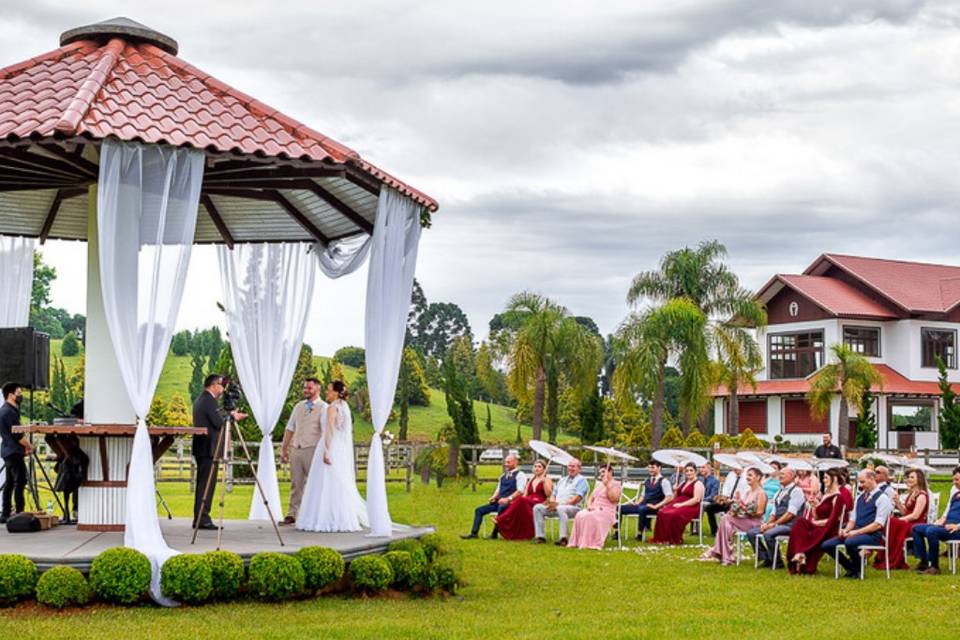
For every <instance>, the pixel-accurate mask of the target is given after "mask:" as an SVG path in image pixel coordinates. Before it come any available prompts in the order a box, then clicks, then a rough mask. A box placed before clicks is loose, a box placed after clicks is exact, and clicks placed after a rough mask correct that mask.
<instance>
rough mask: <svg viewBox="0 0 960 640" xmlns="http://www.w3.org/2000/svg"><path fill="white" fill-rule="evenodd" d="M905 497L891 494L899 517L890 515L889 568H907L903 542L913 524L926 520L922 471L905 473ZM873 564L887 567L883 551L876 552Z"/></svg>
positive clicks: (924, 487) (925, 495)
mask: <svg viewBox="0 0 960 640" xmlns="http://www.w3.org/2000/svg"><path fill="white" fill-rule="evenodd" d="M905 479H906V482H907V497H906V500H901V499H900V495H899V494H897V493H894V494H893V506H894V508H895V509H896V510H897V511H899V512H900V517H894V516H890V540H889V542H888V544H887V546H888V548H889V549H890V568H891V569H909V568H910V566H909V565H907V559H906V558H904V557H903V543H904V541H905V540H906V539H907V538H909V537H910V535H911V530H912V529H913V525H915V524H924V523H925V522H926V521H927V507H928V505H929V501H930V494H929V493H927V478H926V476H924V475H923V471H920V470H919V469H911V470H910V471H908V472H907V475H906V478H905ZM873 566H874V567H875V568H877V569H886V568H887V559H886V557H885V556H884V554H883V551H880V552H878V553H877V559H876V560H875V561H874V563H873Z"/></svg>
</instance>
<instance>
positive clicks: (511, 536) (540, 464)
mask: <svg viewBox="0 0 960 640" xmlns="http://www.w3.org/2000/svg"><path fill="white" fill-rule="evenodd" d="M551 493H553V482H552V481H551V480H550V478H548V477H547V465H546V463H544V461H543V460H537V461H536V462H534V463H533V478H532V479H531V480H530V481H529V482H527V486H526V488H525V489H524V491H523V495H522V496H520V497H519V498H516V499H515V500H514V501H513V502H511V503H510V506H508V507H507V508H506V510H505V511H504V512H503V513H501V514H500V515H498V516H497V517H496V519H495V522H496V523H497V531H498V532H499V533H500V535H501V536H503V538H504V539H505V540H533V534H534V530H533V508H534V507H535V506H536V505H538V504H540V503H541V502H543V501H545V500H546V499H547V496H549V495H550V494H551Z"/></svg>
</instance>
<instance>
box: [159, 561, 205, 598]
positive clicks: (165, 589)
mask: <svg viewBox="0 0 960 640" xmlns="http://www.w3.org/2000/svg"><path fill="white" fill-rule="evenodd" d="M160 591H161V593H163V595H164V596H165V597H167V598H171V599H173V600H177V601H179V602H185V603H187V604H201V603H203V602H206V601H207V600H209V599H210V594H211V593H212V592H213V573H212V572H211V571H210V563H209V561H208V560H207V559H206V558H204V557H203V556H202V555H200V554H196V553H182V554H180V555H176V556H173V557H171V558H169V559H167V561H166V562H164V563H163V568H162V569H161V570H160Z"/></svg>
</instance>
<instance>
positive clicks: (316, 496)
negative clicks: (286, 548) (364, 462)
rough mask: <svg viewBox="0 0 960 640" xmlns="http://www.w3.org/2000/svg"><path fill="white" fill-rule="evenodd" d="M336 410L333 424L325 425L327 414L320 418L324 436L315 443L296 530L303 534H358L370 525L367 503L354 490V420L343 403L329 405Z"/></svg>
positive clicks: (341, 401) (355, 487) (338, 401)
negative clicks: (328, 459) (304, 532)
mask: <svg viewBox="0 0 960 640" xmlns="http://www.w3.org/2000/svg"><path fill="white" fill-rule="evenodd" d="M330 406H331V407H335V408H336V410H337V413H336V417H335V418H334V420H333V422H334V424H332V425H331V424H328V419H327V415H328V413H327V412H324V415H323V417H322V418H321V425H322V429H323V437H322V438H320V442H319V443H317V449H316V451H315V452H314V454H313V462H312V463H311V465H310V475H309V476H308V477H307V486H306V488H305V489H304V492H303V501H302V502H301V504H300V512H299V513H298V514H297V529H301V530H303V531H325V532H333V531H360V530H361V529H362V528H363V527H366V526H369V524H370V522H369V520H368V518H367V503H366V502H364V500H363V498H362V497H360V492H359V491H358V490H357V478H356V474H355V472H354V468H353V419H352V417H351V415H350V407H349V405H347V403H346V402H344V401H343V400H335V401H334V402H333V403H332V404H331V405H330ZM330 429H332V433H331V434H330V450H329V454H328V457H329V458H330V464H327V463H325V462H324V461H323V453H324V450H325V448H324V447H325V442H326V439H327V430H330Z"/></svg>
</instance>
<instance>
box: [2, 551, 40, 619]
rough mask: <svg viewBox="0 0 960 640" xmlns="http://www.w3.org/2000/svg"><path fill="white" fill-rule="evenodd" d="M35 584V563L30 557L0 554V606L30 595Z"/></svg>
mask: <svg viewBox="0 0 960 640" xmlns="http://www.w3.org/2000/svg"><path fill="white" fill-rule="evenodd" d="M36 586H37V565H35V564H33V561H32V560H30V558H28V557H26V556H22V555H17V554H13V553H5V554H0V606H7V605H11V604H14V603H15V602H17V601H18V600H23V599H24V598H28V597H30V596H31V595H33V589H34V587H36Z"/></svg>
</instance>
